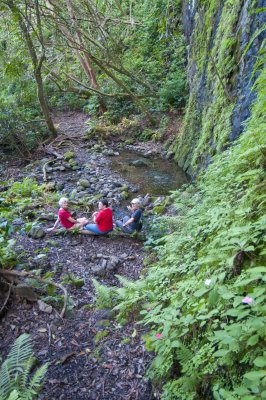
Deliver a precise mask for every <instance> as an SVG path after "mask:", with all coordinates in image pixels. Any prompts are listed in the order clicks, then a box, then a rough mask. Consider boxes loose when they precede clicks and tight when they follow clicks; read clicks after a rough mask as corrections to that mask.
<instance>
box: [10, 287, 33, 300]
mask: <svg viewBox="0 0 266 400" xmlns="http://www.w3.org/2000/svg"><path fill="white" fill-rule="evenodd" d="M14 289H15V293H16V296H17V297H19V298H22V299H26V300H28V301H37V300H38V296H37V294H36V293H35V291H34V289H33V287H32V286H28V285H25V284H20V285H17V286H15V287H14Z"/></svg>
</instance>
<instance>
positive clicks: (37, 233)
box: [28, 225, 45, 239]
mask: <svg viewBox="0 0 266 400" xmlns="http://www.w3.org/2000/svg"><path fill="white" fill-rule="evenodd" d="M28 235H29V236H30V237H32V239H41V238H43V237H44V236H45V231H44V229H43V228H42V227H41V226H38V225H35V226H33V227H32V228H31V230H30V231H29V233H28Z"/></svg>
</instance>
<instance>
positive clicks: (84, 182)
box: [79, 179, 90, 188]
mask: <svg viewBox="0 0 266 400" xmlns="http://www.w3.org/2000/svg"><path fill="white" fill-rule="evenodd" d="M79 184H80V186H82V187H84V188H88V187H90V181H89V180H88V179H80V180H79Z"/></svg>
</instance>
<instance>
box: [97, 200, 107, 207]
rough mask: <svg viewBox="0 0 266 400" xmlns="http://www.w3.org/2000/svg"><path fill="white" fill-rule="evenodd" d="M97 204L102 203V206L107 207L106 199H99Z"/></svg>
mask: <svg viewBox="0 0 266 400" xmlns="http://www.w3.org/2000/svg"><path fill="white" fill-rule="evenodd" d="M99 203H102V205H103V206H106V207H108V201H107V200H106V199H100V200H99Z"/></svg>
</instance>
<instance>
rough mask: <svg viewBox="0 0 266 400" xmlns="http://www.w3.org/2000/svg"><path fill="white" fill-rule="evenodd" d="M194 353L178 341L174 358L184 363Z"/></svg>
mask: <svg viewBox="0 0 266 400" xmlns="http://www.w3.org/2000/svg"><path fill="white" fill-rule="evenodd" d="M193 357H194V354H193V353H192V351H191V350H189V349H188V348H187V347H186V346H185V345H184V344H183V343H180V345H179V347H178V348H177V350H176V358H177V359H178V361H179V362H180V363H181V364H182V365H185V364H187V363H188V362H189V361H190V360H191V359H192V358H193Z"/></svg>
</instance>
